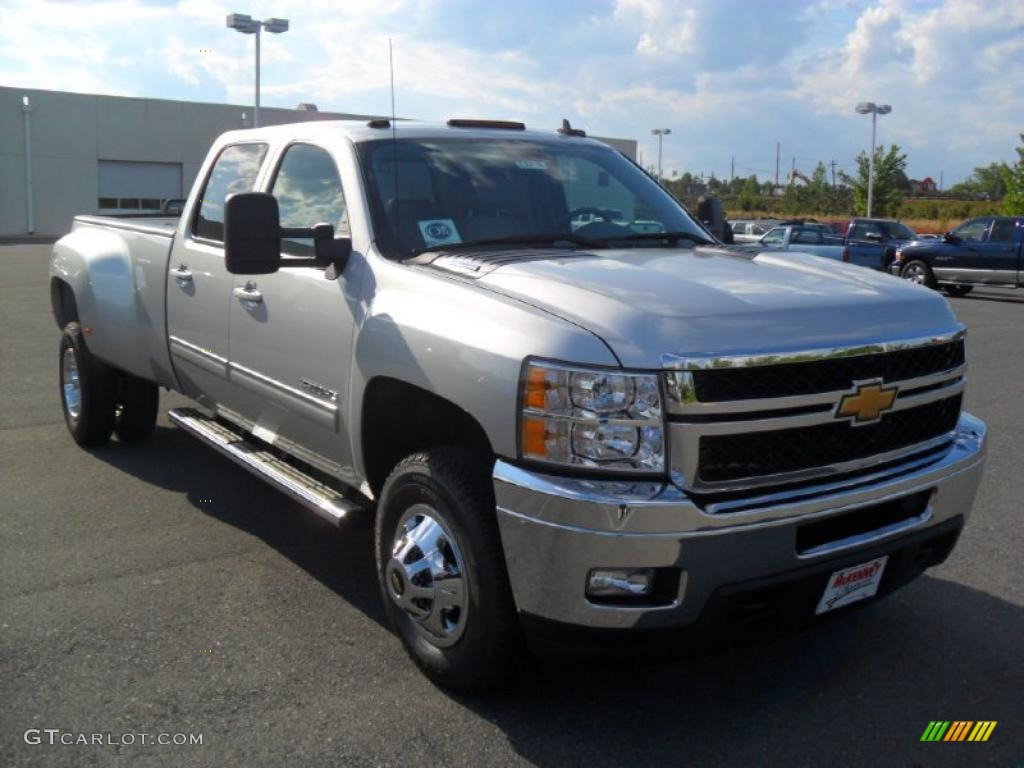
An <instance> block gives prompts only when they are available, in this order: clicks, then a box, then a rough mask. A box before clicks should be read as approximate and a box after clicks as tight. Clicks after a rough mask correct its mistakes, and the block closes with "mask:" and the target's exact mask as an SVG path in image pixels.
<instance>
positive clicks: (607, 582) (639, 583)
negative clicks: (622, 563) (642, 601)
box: [587, 568, 654, 597]
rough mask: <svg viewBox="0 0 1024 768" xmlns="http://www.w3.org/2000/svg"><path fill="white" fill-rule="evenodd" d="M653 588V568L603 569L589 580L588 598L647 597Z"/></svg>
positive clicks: (593, 572) (593, 574) (595, 572)
mask: <svg viewBox="0 0 1024 768" xmlns="http://www.w3.org/2000/svg"><path fill="white" fill-rule="evenodd" d="M653 588H654V569H653V568H601V569H598V570H594V571H591V572H590V577H589V578H588V579H587V597H647V596H649V595H650V594H651V591H652V590H653Z"/></svg>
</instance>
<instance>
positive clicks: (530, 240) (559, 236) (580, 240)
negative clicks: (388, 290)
mask: <svg viewBox="0 0 1024 768" xmlns="http://www.w3.org/2000/svg"><path fill="white" fill-rule="evenodd" d="M556 243H570V244H572V245H578V246H580V247H583V248H604V247H606V246H605V245H604V244H603V242H601V241H598V240H588V239H587V238H585V237H577V236H576V235H570V234H566V233H564V232H554V233H551V234H546V235H544V234H538V235H508V236H507V237H488V238H484V239H483V240H469V241H467V242H464V243H442V244H439V245H432V246H429V247H427V248H420V249H418V250H416V251H413V255H415V256H418V255H419V254H421V253H430V252H433V251H464V250H467V249H469V248H477V247H480V246H487V245H554V244H556Z"/></svg>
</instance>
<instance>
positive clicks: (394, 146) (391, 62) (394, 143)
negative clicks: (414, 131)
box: [388, 37, 401, 232]
mask: <svg viewBox="0 0 1024 768" xmlns="http://www.w3.org/2000/svg"><path fill="white" fill-rule="evenodd" d="M388 69H390V70H391V185H392V186H391V190H392V191H391V194H392V199H393V200H394V201H395V221H392V222H391V226H392V227H393V228H394V230H395V231H396V232H397V231H398V221H399V217H400V214H399V210H398V209H399V207H400V205H401V203H400V202H399V195H398V136H397V135H396V126H395V123H396V121H397V119H398V118H397V117H396V116H395V51H394V48H393V47H392V45H391V38H390V37H389V38H388Z"/></svg>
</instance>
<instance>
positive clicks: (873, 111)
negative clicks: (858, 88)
mask: <svg viewBox="0 0 1024 768" xmlns="http://www.w3.org/2000/svg"><path fill="white" fill-rule="evenodd" d="M890 112H892V107H891V106H890V105H888V104H875V102H873V101H862V102H861V103H860V104H858V105H857V113H858V114H861V115H867V114H870V115H871V154H870V155H868V218H869V219H870V218H871V208H872V204H873V203H874V196H875V132H876V130H877V127H878V116H879V115H888V114H889V113H890Z"/></svg>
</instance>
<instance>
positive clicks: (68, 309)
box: [50, 277, 78, 330]
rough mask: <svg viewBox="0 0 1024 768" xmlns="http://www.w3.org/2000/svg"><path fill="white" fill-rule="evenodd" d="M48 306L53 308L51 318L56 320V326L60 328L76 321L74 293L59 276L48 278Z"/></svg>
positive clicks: (76, 309) (76, 307) (76, 312)
mask: <svg viewBox="0 0 1024 768" xmlns="http://www.w3.org/2000/svg"><path fill="white" fill-rule="evenodd" d="M50 306H51V307H52V309H53V318H54V320H56V321H57V327H58V328H60V329H62V330H63V328H64V326H66V325H67V324H68V323H73V322H77V321H78V305H77V304H76V303H75V294H74V292H73V291H72V290H71V286H70V285H68V284H67V283H65V282H64V281H63V280H61V279H60V278H56V277H55V278H53V279H52V280H50Z"/></svg>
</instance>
